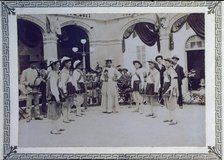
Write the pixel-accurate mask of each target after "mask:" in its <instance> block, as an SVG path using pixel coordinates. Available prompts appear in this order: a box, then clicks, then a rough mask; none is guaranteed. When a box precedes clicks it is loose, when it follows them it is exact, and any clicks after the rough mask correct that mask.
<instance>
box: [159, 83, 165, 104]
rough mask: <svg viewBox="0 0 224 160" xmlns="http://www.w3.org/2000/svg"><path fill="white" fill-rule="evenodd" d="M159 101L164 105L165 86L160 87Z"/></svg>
mask: <svg viewBox="0 0 224 160" xmlns="http://www.w3.org/2000/svg"><path fill="white" fill-rule="evenodd" d="M159 101H160V104H161V105H164V99H163V87H160V89H159Z"/></svg>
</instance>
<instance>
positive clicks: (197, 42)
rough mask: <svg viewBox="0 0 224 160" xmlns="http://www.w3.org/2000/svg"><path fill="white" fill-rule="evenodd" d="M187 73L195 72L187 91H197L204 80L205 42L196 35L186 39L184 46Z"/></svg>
mask: <svg viewBox="0 0 224 160" xmlns="http://www.w3.org/2000/svg"><path fill="white" fill-rule="evenodd" d="M185 52H186V57H187V69H188V71H195V76H194V77H191V78H190V83H189V85H188V89H189V90H198V89H199V88H200V80H201V79H205V42H204V40H203V39H202V38H200V37H199V36H197V35H193V36H191V37H189V38H188V40H187V41H186V44H185Z"/></svg>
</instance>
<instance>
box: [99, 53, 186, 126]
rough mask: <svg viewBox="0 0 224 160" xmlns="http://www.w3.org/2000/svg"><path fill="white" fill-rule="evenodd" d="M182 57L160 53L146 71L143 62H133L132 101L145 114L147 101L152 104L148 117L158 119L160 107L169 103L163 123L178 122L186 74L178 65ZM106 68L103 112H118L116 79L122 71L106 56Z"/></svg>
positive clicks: (102, 77)
mask: <svg viewBox="0 0 224 160" xmlns="http://www.w3.org/2000/svg"><path fill="white" fill-rule="evenodd" d="M178 60H179V58H178V57H177V56H173V57H172V58H164V59H163V57H162V56H161V55H159V56H157V57H155V60H152V59H151V60H149V61H148V65H149V70H148V71H147V72H146V71H145V69H144V68H143V65H142V63H141V62H140V61H138V60H135V61H133V65H134V67H135V72H133V73H132V74H131V77H132V78H131V88H132V97H133V101H134V102H135V104H136V109H135V110H134V111H135V112H139V113H140V114H143V113H144V112H145V110H144V102H146V103H147V104H148V105H149V107H150V113H147V114H146V116H147V117H152V118H157V116H158V114H157V108H158V106H166V108H167V109H168V111H169V113H168V115H169V116H168V118H167V119H165V120H164V122H169V125H176V124H177V120H176V116H175V111H176V109H177V108H181V109H182V107H183V97H182V90H181V85H182V80H183V78H184V77H185V74H184V72H183V68H182V67H181V66H180V65H178V64H177V62H178ZM105 61H106V67H105V68H104V70H103V73H102V76H101V79H102V81H103V86H102V103H101V108H102V112H103V113H109V114H110V113H117V112H118V110H119V103H118V94H117V93H118V92H117V83H116V82H117V80H118V79H119V78H120V76H121V74H120V73H119V72H118V71H117V70H116V68H114V67H113V65H112V61H113V60H112V59H106V60H105Z"/></svg>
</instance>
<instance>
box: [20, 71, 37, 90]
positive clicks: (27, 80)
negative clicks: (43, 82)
mask: <svg viewBox="0 0 224 160" xmlns="http://www.w3.org/2000/svg"><path fill="white" fill-rule="evenodd" d="M37 77H38V72H37V70H36V69H32V68H27V69H25V70H24V71H23V72H22V75H21V79H20V83H21V84H23V85H25V86H27V85H34V81H35V79H36V78H37Z"/></svg>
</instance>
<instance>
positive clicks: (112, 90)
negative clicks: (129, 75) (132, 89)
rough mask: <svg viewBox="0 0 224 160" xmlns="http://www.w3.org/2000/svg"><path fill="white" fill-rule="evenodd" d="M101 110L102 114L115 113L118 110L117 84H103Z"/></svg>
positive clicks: (112, 82)
mask: <svg viewBox="0 0 224 160" xmlns="http://www.w3.org/2000/svg"><path fill="white" fill-rule="evenodd" d="M101 109H102V111H103V112H116V111H118V109H119V103H118V89H117V83H116V82H114V81H109V82H103V86H102V102H101Z"/></svg>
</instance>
